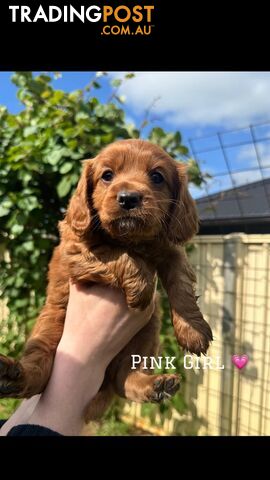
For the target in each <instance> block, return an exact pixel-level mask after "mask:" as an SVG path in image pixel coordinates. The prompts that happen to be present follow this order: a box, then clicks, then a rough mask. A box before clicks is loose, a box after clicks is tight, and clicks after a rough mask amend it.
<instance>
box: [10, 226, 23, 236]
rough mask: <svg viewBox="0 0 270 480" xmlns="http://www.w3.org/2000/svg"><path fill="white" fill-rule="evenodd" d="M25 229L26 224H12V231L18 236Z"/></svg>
mask: <svg viewBox="0 0 270 480" xmlns="http://www.w3.org/2000/svg"><path fill="white" fill-rule="evenodd" d="M23 230H24V226H23V225H18V224H15V225H12V227H11V229H10V231H11V233H12V234H13V235H15V236H17V235H20V234H21V233H22V232H23Z"/></svg>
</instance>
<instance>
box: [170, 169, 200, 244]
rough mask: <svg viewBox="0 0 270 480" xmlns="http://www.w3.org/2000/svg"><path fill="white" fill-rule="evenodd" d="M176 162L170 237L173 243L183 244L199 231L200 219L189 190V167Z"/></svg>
mask: <svg viewBox="0 0 270 480" xmlns="http://www.w3.org/2000/svg"><path fill="white" fill-rule="evenodd" d="M175 164H176V165H175V167H176V175H175V180H174V187H173V200H172V204H171V210H170V212H169V215H170V220H169V225H168V237H169V240H171V241H172V242H173V243H176V244H178V243H179V244H183V243H185V242H187V241H188V240H190V239H191V238H192V237H193V236H194V235H195V234H196V233H197V232H198V227H199V219H198V213H197V209H196V205H195V202H194V200H193V198H192V197H191V195H190V193H189V191H188V176H187V167H186V165H185V164H183V163H176V162H175Z"/></svg>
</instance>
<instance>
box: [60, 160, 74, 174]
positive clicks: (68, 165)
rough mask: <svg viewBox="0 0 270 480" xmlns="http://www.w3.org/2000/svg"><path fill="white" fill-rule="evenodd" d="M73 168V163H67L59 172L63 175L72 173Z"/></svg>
mask: <svg viewBox="0 0 270 480" xmlns="http://www.w3.org/2000/svg"><path fill="white" fill-rule="evenodd" d="M72 168H73V163H72V162H65V163H64V164H63V165H62V167H60V169H59V172H60V173H62V174H65V173H68V172H70V170H72Z"/></svg>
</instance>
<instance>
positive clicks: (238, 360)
mask: <svg viewBox="0 0 270 480" xmlns="http://www.w3.org/2000/svg"><path fill="white" fill-rule="evenodd" d="M248 360H249V358H248V356H247V355H242V356H241V357H240V355H233V356H232V362H233V364H234V365H235V366H236V367H237V368H239V370H241V368H243V367H244V366H245V365H246V364H247V363H248Z"/></svg>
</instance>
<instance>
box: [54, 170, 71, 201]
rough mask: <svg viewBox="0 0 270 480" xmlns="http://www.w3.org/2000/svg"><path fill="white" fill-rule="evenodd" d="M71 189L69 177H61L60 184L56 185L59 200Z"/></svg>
mask: <svg viewBox="0 0 270 480" xmlns="http://www.w3.org/2000/svg"><path fill="white" fill-rule="evenodd" d="M71 188H72V181H71V177H70V176H69V175H67V176H66V177H63V178H62V180H61V182H60V183H58V185H57V193H58V195H59V197H60V198H62V197H65V196H66V195H67V194H68V193H69V192H70V190H71Z"/></svg>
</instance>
